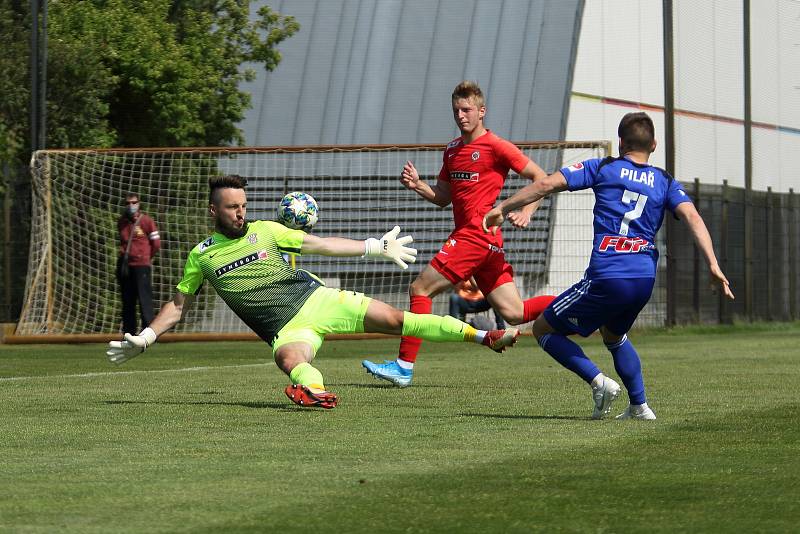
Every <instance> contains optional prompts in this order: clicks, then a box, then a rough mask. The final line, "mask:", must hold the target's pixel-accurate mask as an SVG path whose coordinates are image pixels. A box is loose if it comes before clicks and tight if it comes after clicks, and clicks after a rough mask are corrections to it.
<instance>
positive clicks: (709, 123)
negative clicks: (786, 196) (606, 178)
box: [566, 0, 800, 192]
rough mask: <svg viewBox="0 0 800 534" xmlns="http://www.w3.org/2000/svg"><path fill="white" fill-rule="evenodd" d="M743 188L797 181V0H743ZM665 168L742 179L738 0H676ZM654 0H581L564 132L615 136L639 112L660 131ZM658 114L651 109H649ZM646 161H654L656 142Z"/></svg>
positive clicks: (687, 176) (711, 179)
mask: <svg viewBox="0 0 800 534" xmlns="http://www.w3.org/2000/svg"><path fill="white" fill-rule="evenodd" d="M750 21H751V80H752V93H753V97H752V119H753V121H754V127H753V188H754V189H756V190H765V189H766V188H767V187H768V186H771V187H772V188H773V190H775V191H783V192H785V191H788V190H789V188H794V189H795V191H797V190H798V189H800V176H798V174H797V172H796V171H795V170H794V162H793V161H792V160H793V159H794V158H793V157H792V156H794V154H798V153H800V2H795V1H793V0H753V1H751V14H750ZM673 22H674V34H673V41H674V65H675V108H676V117H675V143H676V147H675V148H676V149H675V174H676V178H678V179H679V180H683V181H686V182H688V181H691V180H693V179H694V178H699V179H700V180H701V181H702V182H704V183H716V184H719V183H722V181H723V180H728V183H729V184H731V185H733V186H739V187H743V186H744V126H743V121H744V65H743V61H744V59H743V58H744V52H743V42H742V34H743V13H742V2H740V1H730V0H708V1H705V2H695V1H693V0H676V1H675V2H674V12H673ZM662 27H663V25H662V2H661V0H641V1H639V2H629V1H626V0H586V3H585V6H584V11H583V21H582V26H581V35H580V41H579V47H578V57H577V60H576V68H575V74H574V79H573V88H572V99H571V102H570V112H569V119H568V121H567V135H566V137H567V139H589V138H592V139H594V138H607V139H616V127H617V123H618V122H619V119H620V118H621V117H622V116H623V115H624V114H625V113H628V112H630V111H636V110H637V109H641V110H643V111H647V112H648V113H650V114H651V116H653V119H654V120H655V121H656V129H657V131H656V134H657V137H659V138H662V136H663V132H664V129H663V105H664V85H663V83H664V76H663V34H662ZM659 116H660V118H659ZM651 161H652V162H653V163H655V164H656V165H660V166H663V164H664V156H663V150H662V149H661V147H660V148H659V149H658V150H657V151H656V153H655V154H654V155H653V157H652V159H651Z"/></svg>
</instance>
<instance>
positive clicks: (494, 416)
mask: <svg viewBox="0 0 800 534" xmlns="http://www.w3.org/2000/svg"><path fill="white" fill-rule="evenodd" d="M458 415H460V416H462V417H486V418H489V419H532V420H542V419H543V420H547V419H558V420H564V421H583V420H588V419H589V418H588V417H578V416H575V415H506V414H501V413H460V414H458Z"/></svg>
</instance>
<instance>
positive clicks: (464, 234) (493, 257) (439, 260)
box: [430, 228, 514, 295]
mask: <svg viewBox="0 0 800 534" xmlns="http://www.w3.org/2000/svg"><path fill="white" fill-rule="evenodd" d="M487 237H489V239H488V240H487ZM493 243H501V241H500V240H499V239H498V238H495V236H487V235H486V234H484V233H483V230H482V229H480V228H478V229H475V228H460V229H458V230H455V231H454V232H453V233H452V234H450V236H449V237H448V238H447V241H445V242H444V245H442V248H441V250H439V253H438V254H436V256H434V257H433V259H432V260H431V263H430V265H431V267H433V268H434V269H435V270H436V271H437V272H438V273H440V274H441V275H442V276H444V277H445V278H446V279H447V280H448V281H449V282H450V283H451V284H453V285H455V284H457V283H459V282H461V281H463V280H468V279H469V277H470V276H474V277H475V282H477V284H478V289H480V290H481V292H483V294H484V295H488V294H489V293H491V292H492V291H494V290H495V288H497V287H499V286H501V285H503V284H506V283H508V282H514V270H513V269H512V268H511V265H509V264H508V263H506V256H505V253H504V252H503V249H502V247H500V246H498V245H497V244H493Z"/></svg>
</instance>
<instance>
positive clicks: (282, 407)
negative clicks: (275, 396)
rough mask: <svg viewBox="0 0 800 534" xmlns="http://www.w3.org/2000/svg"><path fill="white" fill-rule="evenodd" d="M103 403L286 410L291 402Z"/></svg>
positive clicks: (119, 401) (115, 401)
mask: <svg viewBox="0 0 800 534" xmlns="http://www.w3.org/2000/svg"><path fill="white" fill-rule="evenodd" d="M103 404H110V405H115V404H158V405H165V406H170V405H172V406H242V407H243V408H256V409H263V408H272V409H273V410H286V409H288V408H291V406H292V405H291V404H288V403H285V402H211V401H130V400H107V401H103Z"/></svg>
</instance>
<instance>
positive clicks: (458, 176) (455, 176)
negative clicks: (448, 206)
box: [450, 171, 480, 182]
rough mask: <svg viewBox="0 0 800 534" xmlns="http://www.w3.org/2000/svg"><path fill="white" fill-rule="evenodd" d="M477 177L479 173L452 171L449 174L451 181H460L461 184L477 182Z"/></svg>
mask: <svg viewBox="0 0 800 534" xmlns="http://www.w3.org/2000/svg"><path fill="white" fill-rule="evenodd" d="M478 176H480V173H477V172H465V171H453V172H451V173H450V179H451V180H461V181H463V182H477V181H478Z"/></svg>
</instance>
